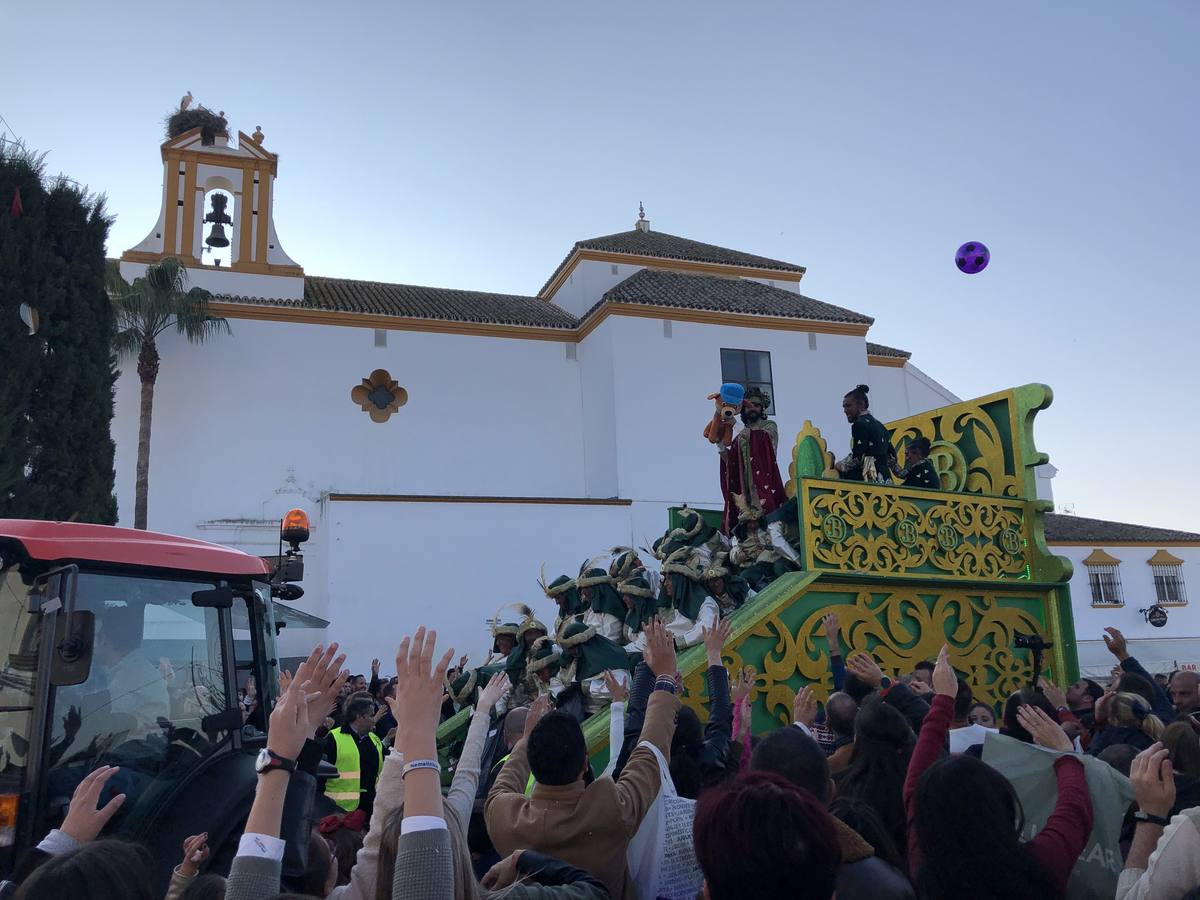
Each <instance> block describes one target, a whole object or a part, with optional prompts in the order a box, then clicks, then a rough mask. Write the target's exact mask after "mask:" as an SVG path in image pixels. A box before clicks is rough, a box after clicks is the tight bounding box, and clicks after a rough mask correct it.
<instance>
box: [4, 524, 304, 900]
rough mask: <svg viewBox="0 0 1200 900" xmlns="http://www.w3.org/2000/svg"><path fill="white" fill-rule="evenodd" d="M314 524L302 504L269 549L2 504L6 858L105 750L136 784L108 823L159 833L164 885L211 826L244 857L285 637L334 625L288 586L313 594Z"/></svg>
mask: <svg viewBox="0 0 1200 900" xmlns="http://www.w3.org/2000/svg"><path fill="white" fill-rule="evenodd" d="M307 538H308V519H307V517H306V516H305V514H304V513H303V512H302V511H300V510H293V511H292V512H290V513H288V515H287V517H285V519H284V521H283V527H282V529H281V541H280V550H281V552H280V555H279V557H278V558H277V559H276V560H273V561H271V562H268V561H267V560H264V559H262V558H260V557H257V556H251V555H249V554H246V553H243V552H241V551H239V550H233V549H231V548H228V547H222V546H218V545H216V544H209V543H205V542H203V541H197V540H192V539H189V538H181V537H173V536H171V535H165V534H154V533H152V532H147V531H134V530H131V529H126V528H114V527H109V526H104V525H81V524H74V523H66V522H37V521H24V520H10V519H0V633H2V634H4V635H6V640H7V642H8V646H7V649H6V651H4V652H3V655H2V656H0V666H2V668H0V872H2V873H5V874H6V873H8V872H10V871H11V870H12V866H13V864H14V862H15V860H16V859H17V857H18V855H19V854H20V853H21V852H22V851H23V850H25V849H26V848H28V847H32V846H35V845H36V844H37V842H38V841H39V840H40V839H41V837H42V836H43V835H45V834H46V833H47V831H48V830H49V829H51V828H54V827H56V826H58V825H59V824H60V823H61V822H62V820H63V817H64V814H65V812H66V809H67V805H68V802H69V801H70V798H71V794H72V792H73V791H74V789H75V787H76V785H78V784H79V782H80V780H81V779H82V778H83V777H84V776H85V775H86V774H87V773H88V772H91V771H92V770H93V769H95V768H96V767H97V766H101V765H115V766H119V767H120V772H118V773H117V775H116V776H114V777H113V779H112V780H111V781H110V783H109V788H108V792H109V793H110V794H115V793H125V794H126V795H127V799H126V801H125V803H124V805H123V807H122V808H121V810H120V812H119V813H118V815H117V816H116V817H115V818H114V819H113V821H112V822H111V823H110V825H109V828H108V830H107V833H108V834H110V835H112V836H120V837H128V838H131V839H134V840H137V841H139V842H141V843H143V844H144V845H146V846H147V847H148V848H149V849H150V851H151V853H152V854H153V855H154V857H155V859H156V860H157V861H158V864H159V869H160V871H159V873H158V874H159V876H160V883H161V885H162V886H163V887H165V885H166V881H167V878H169V876H170V872H171V868H172V867H173V866H174V865H175V863H176V862H178V857H179V854H180V846H181V843H182V841H183V838H184V837H186V836H187V835H188V834H193V833H196V832H199V831H208V833H209V845H210V846H211V847H212V848H213V851H214V856H215V858H216V859H217V860H219V859H220V858H221V857H222V856H226V857H231V856H232V852H233V850H234V849H235V845H236V840H237V837H238V834H239V832H240V831H241V828H242V825H243V823H244V821H245V818H246V814H247V813H248V811H249V808H250V802H251V800H252V798H253V794H254V786H255V775H254V756H255V754H256V753H257V751H258V750H259V749H260V748H261V747H263V746H264V745H265V743H266V735H265V730H266V724H267V716H268V714H269V711H270V709H271V703H272V701H273V699H274V697H275V694H276V692H277V675H278V660H277V656H276V652H275V638H276V636H277V634H278V633H279V629H280V628H282V627H284V626H285V625H289V624H290V625H292V626H293V627H324V625H325V624H326V623H325V622H324V621H323V620H321V619H318V618H316V617H315V616H308V615H306V614H304V613H301V612H299V611H297V610H295V609H292V608H290V607H288V606H285V605H284V604H283V603H281V602H279V601H280V600H296V599H298V598H299V597H300V596H301V595H302V594H303V590H302V589H301V588H300V586H299V585H298V584H296V583H295V582H297V581H299V580H300V578H301V577H302V575H303V558H302V556H301V555H300V552H299V545H300V544H301V543H303V542H304V541H305V540H307ZM284 542H286V543H287V544H288V549H287V551H286V552H284V551H283V544H284ZM107 795H108V794H106V796H107Z"/></svg>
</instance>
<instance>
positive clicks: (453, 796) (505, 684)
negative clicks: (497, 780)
mask: <svg viewBox="0 0 1200 900" xmlns="http://www.w3.org/2000/svg"><path fill="white" fill-rule="evenodd" d="M508 690H509V681H508V676H507V675H506V674H505V673H504V672H497V673H496V674H495V675H493V676H492V677H491V680H489V681H488V683H487V686H486V687H485V688H484V689H483V690H482V691H480V693H479V702H478V703H477V704H476V705H475V712H473V713H472V714H471V726H470V728H468V729H467V740H466V743H464V744H463V750H462V755H460V756H459V758H458V765H457V766H456V767H455V769H454V778H453V779H451V781H450V789H449V790H448V791H447V792H446V803H447V804H448V805H449V806H450V808H451V809H452V810H454V812H455V813H457V814H458V820H459V821H460V822H462V823H463V826H464V827H466V824H467V823H468V822H470V821H471V810H472V808H473V807H474V805H475V793H476V791H477V790H478V789H479V763H480V760H481V758H482V757H483V745H484V742H485V741H486V740H487V735H488V729H489V728H490V727H491V724H492V710H493V709H494V708H495V706H496V704H497V703H499V702H500V701H501V700H502V699H503V698H504V696H505V695H506V694H507V693H508Z"/></svg>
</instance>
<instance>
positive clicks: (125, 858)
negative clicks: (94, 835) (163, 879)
mask: <svg viewBox="0 0 1200 900" xmlns="http://www.w3.org/2000/svg"><path fill="white" fill-rule="evenodd" d="M153 870H154V858H153V857H152V856H151V855H150V852H149V851H148V850H146V848H145V847H142V846H141V845H140V844H130V843H127V842H125V841H117V840H103V841H91V842H90V843H87V844H84V845H83V846H82V847H80V848H78V849H77V850H72V851H71V852H70V853H64V854H62V855H61V856H55V857H52V858H50V859H48V860H46V861H45V862H44V863H42V865H41V866H39V867H38V869H37V871H35V872H34V873H33V874H32V875H30V876H29V878H28V880H26V881H25V882H24V883H23V884H22V885H21V887H20V888H19V889H18V890H17V893H16V897H17V900H61V898H63V897H88V898H90V900H158V898H159V895H158V893H157V892H155V891H154V890H153V888H152V884H153V883H154V875H153Z"/></svg>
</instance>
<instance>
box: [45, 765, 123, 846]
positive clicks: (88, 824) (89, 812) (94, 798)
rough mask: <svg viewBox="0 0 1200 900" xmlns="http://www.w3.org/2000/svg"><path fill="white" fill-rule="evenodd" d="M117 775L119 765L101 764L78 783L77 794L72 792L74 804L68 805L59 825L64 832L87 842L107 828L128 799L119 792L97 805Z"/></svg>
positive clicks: (72, 802) (80, 841) (84, 842)
mask: <svg viewBox="0 0 1200 900" xmlns="http://www.w3.org/2000/svg"><path fill="white" fill-rule="evenodd" d="M116 774H117V767H116V766H100V768H98V769H96V770H95V771H93V772H89V773H88V775H87V776H85V777H84V779H83V781H81V782H79V786H78V787H77V788H75V793H74V794H72V795H71V805H70V806H69V807H68V808H67V817H66V818H65V819H63V823H62V826H61V828H60V830H61V831H62V832H63V834H66V835H68V836H69V837H73V838H75V840H77V841H79V843H81V844H86V843H87V842H88V841H94V840H95V839H96V835H98V834H99V833H100V832H101V831H103V830H104V826H105V825H107V824H108V820H109V819H111V818H112V817H113V816H115V815H116V814H117V810H118V809H120V808H121V804H123V803H124V802H125V795H124V794H117V796H115V797H113V798H112V799H111V800H109V801H108V802H107V803H105V804H104V805H103V806H102V807H100V808H99V809H97V808H96V804H97V803H98V802H99V800H100V794H101V793H103V791H104V785H105V784H106V783H107V782H108V779H110V778H112V777H113V776H114V775H116Z"/></svg>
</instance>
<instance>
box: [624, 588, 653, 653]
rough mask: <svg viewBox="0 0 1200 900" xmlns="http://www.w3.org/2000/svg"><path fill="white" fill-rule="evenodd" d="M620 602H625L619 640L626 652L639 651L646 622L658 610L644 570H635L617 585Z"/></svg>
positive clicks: (641, 646)
mask: <svg viewBox="0 0 1200 900" xmlns="http://www.w3.org/2000/svg"><path fill="white" fill-rule="evenodd" d="M617 591H618V592H619V593H620V595H621V602H622V603H624V604H625V621H624V623H623V629H622V632H621V642H622V644H623V646H624V647H625V652H626V653H641V652H642V650H643V649H644V645H643V643H642V632H643V629H644V628H645V627H646V623H647V622H649V621H650V620H651V619H653V618H654V616H655V614H656V613H657V612H658V604H657V603H656V602H655V599H654V590H653V588H651V587H650V583H649V582H648V581H647V580H646V578H645V575H644V572H637V573H635V574H633V575H631V576H630V577H629V578H626V579H625V580H624V581H622V582H620V583H619V584H618V585H617Z"/></svg>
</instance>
